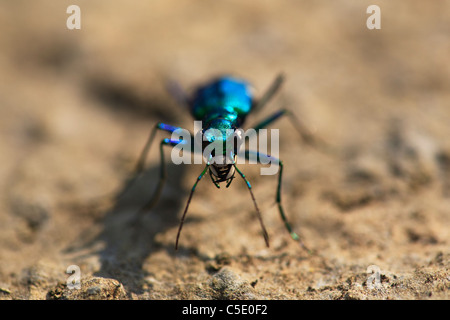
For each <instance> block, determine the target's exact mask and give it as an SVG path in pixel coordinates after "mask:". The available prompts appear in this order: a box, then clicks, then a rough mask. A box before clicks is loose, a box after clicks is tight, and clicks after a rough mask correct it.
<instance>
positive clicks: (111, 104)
mask: <svg viewBox="0 0 450 320" xmlns="http://www.w3.org/2000/svg"><path fill="white" fill-rule="evenodd" d="M89 83H90V85H89V86H87V87H86V89H87V90H88V93H89V94H90V95H91V97H93V98H94V99H96V100H99V101H100V102H101V104H100V105H102V106H104V107H106V108H108V110H110V111H111V112H116V113H119V114H120V113H124V112H125V113H127V114H129V115H131V116H136V117H138V118H139V119H141V120H142V118H147V117H148V118H149V119H155V118H158V119H161V120H163V121H165V120H167V121H169V120H168V119H170V121H171V122H172V121H173V122H175V123H179V122H180V121H178V119H179V118H180V117H181V115H180V114H181V113H182V112H180V114H178V112H176V111H175V110H174V109H172V108H171V107H170V103H169V104H168V103H166V102H167V101H165V100H164V99H163V98H157V97H156V98H152V99H150V100H148V99H146V98H139V97H137V96H136V95H135V94H133V92H130V90H128V89H129V88H127V87H123V86H120V85H116V84H114V83H111V82H109V81H108V80H105V79H101V80H98V79H93V80H92V81H90V82H89ZM178 111H180V110H178ZM171 115H174V116H173V117H172V116H171ZM155 144H156V143H155ZM152 149H153V150H158V148H157V147H156V146H155V145H154V146H153V148H152ZM157 152H159V151H157ZM166 169H167V180H166V182H165V184H164V187H163V188H162V192H161V195H160V197H159V199H158V201H157V202H156V204H155V206H154V207H153V208H151V209H149V210H144V211H141V210H140V209H141V208H142V207H143V206H144V205H145V204H146V203H148V201H149V200H150V199H151V197H152V196H153V192H154V191H155V190H156V187H157V184H158V180H159V177H160V164H159V162H158V163H157V164H156V165H154V166H151V167H149V168H147V169H146V170H145V171H144V172H143V173H142V174H141V175H140V177H139V178H137V179H136V180H134V182H133V184H132V185H131V186H130V185H129V184H130V180H127V181H124V182H123V183H122V186H121V190H119V191H118V192H117V193H116V195H115V196H113V197H111V198H113V199H114V200H113V201H112V204H110V205H109V206H108V208H106V209H105V208H104V205H96V204H94V205H93V207H90V206H89V205H88V206H87V207H89V209H88V210H87V211H88V214H89V216H90V217H91V218H92V217H93V216H94V217H98V219H97V220H100V221H96V222H97V223H98V225H101V228H102V229H101V231H100V232H99V233H98V234H95V235H91V232H92V231H91V230H87V231H86V232H85V233H82V234H80V235H79V238H80V242H81V243H78V244H75V245H73V246H71V247H69V248H66V250H65V251H66V253H70V252H72V253H74V252H77V253H78V254H79V255H78V258H79V259H80V258H81V259H82V257H83V256H92V255H95V256H98V258H99V263H100V267H99V268H98V267H97V268H96V269H97V271H95V272H94V276H99V277H104V278H113V279H116V280H118V281H119V282H120V283H122V284H123V285H124V287H125V288H126V289H127V292H134V293H137V294H139V293H142V291H143V290H142V285H143V284H144V279H145V278H146V277H147V276H148V272H146V271H145V268H144V263H145V261H146V260H147V258H148V257H149V256H151V255H152V254H153V253H155V252H157V251H161V250H165V251H167V252H168V254H169V255H170V256H175V255H176V256H181V255H185V254H189V253H191V252H192V251H193V250H194V251H195V248H188V247H179V251H175V236H176V234H175V233H174V237H173V240H174V241H173V243H169V244H166V243H163V242H161V241H158V237H157V236H158V234H161V233H164V232H165V231H167V230H169V229H176V228H174V227H178V225H179V222H180V219H179V217H178V216H179V214H180V212H181V211H182V209H183V208H184V206H185V205H186V201H187V198H188V194H189V191H188V190H186V189H185V188H183V187H182V186H181V184H180V181H182V180H183V179H184V178H185V175H186V171H187V167H186V165H175V164H172V163H170V161H167V163H166ZM82 206H83V205H82ZM100 207H103V209H99V208H100ZM81 212H82V211H79V213H81ZM192 221H193V220H192V219H187V220H186V221H185V223H189V222H192ZM82 252H87V253H82Z"/></svg>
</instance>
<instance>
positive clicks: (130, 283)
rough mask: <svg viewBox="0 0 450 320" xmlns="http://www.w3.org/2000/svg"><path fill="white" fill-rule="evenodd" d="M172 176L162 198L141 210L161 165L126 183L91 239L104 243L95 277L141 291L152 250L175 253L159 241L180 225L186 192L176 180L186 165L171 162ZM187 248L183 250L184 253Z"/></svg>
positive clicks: (180, 176) (157, 176) (154, 183)
mask: <svg viewBox="0 0 450 320" xmlns="http://www.w3.org/2000/svg"><path fill="white" fill-rule="evenodd" d="M167 169H168V173H169V176H172V177H171V178H168V181H167V182H166V184H165V186H164V188H163V191H162V193H161V196H160V198H159V201H158V202H157V203H156V205H155V206H154V207H153V208H152V209H150V210H143V211H141V210H140V209H141V208H142V206H143V205H144V204H145V203H147V201H148V200H150V199H151V196H152V192H153V191H154V190H155V188H156V185H157V181H158V179H159V166H155V167H151V168H150V169H148V170H147V171H145V172H144V173H143V175H142V176H141V177H140V178H139V179H137V180H136V182H135V183H134V184H133V186H132V187H130V188H129V189H128V187H127V183H124V186H123V189H122V190H121V191H120V192H119V193H118V194H121V193H122V192H123V191H124V190H125V189H127V191H126V192H125V194H123V196H122V197H121V198H120V199H118V200H117V201H115V203H114V205H113V206H112V207H111V208H110V209H108V210H107V211H106V212H104V214H103V215H102V216H103V218H102V223H101V226H102V230H101V232H100V233H99V234H98V235H97V236H96V237H95V238H94V239H93V240H92V241H91V244H98V243H100V244H101V249H99V250H98V251H97V252H96V254H97V255H98V257H99V260H100V261H99V262H100V268H99V269H98V271H96V272H95V273H94V275H95V276H100V277H105V278H113V279H116V280H118V281H119V282H121V283H122V284H123V285H124V286H125V288H126V289H127V291H128V292H135V293H141V292H142V288H141V287H142V284H143V282H144V279H145V277H147V276H148V275H149V274H148V273H147V272H146V271H145V268H144V263H145V261H146V259H147V258H148V257H149V256H150V255H152V254H153V253H155V252H157V251H161V250H166V251H167V252H168V253H169V255H175V253H176V252H175V248H174V245H175V234H174V242H173V244H165V243H162V242H160V241H158V238H157V235H158V234H160V233H164V232H165V231H167V230H169V229H174V227H176V226H178V224H179V221H180V220H179V217H178V215H179V213H180V211H181V210H182V208H183V207H184V205H185V201H186V198H187V191H186V190H185V189H184V188H182V187H181V186H180V184H179V183H177V182H176V181H174V180H179V179H183V178H184V176H185V172H186V168H184V166H177V165H168V166H167ZM184 251H185V250H183V252H184Z"/></svg>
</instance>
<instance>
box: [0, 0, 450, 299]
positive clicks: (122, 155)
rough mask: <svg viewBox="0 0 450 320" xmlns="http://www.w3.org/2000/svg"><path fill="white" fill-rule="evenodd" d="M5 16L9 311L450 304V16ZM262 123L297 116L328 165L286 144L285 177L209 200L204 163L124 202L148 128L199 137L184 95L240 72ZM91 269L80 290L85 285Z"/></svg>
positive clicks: (287, 11)
mask: <svg viewBox="0 0 450 320" xmlns="http://www.w3.org/2000/svg"><path fill="white" fill-rule="evenodd" d="M71 4H73V3H72V2H71V1H66V0H64V1H50V0H49V1H47V0H39V1H23V0H20V1H19V0H16V1H8V2H4V3H3V4H2V6H1V7H0V30H1V32H0V47H1V50H0V74H1V75H2V76H1V79H0V159H1V165H0V197H1V200H0V299H449V288H450V272H449V269H450V262H449V257H450V251H449V245H450V234H449V230H450V228H449V226H450V139H449V137H450V126H449V123H450V90H449V84H450V60H449V56H450V38H449V34H450V24H449V23H448V22H449V19H450V2H449V1H428V2H426V1H419V0H414V1H406V0H401V1H400V0H398V1H387V0H381V1H377V5H378V6H379V7H380V9H381V29H379V30H376V29H374V30H370V29H368V28H367V26H366V20H367V18H368V17H369V16H370V14H368V13H366V9H367V7H368V6H370V5H371V4H373V3H372V2H370V1H365V0H364V1H357V2H356V1H351V0H339V1H324V0H319V1H314V2H313V1H288V0H281V1H258V2H254V1H249V2H243V1H237V0H231V1H188V0H178V1H162V0H156V1H138V2H133V4H131V3H130V2H128V1H123V0H120V1H114V2H111V1H99V0H94V1H92V0H90V1H87V0H81V1H76V4H77V5H78V6H79V7H80V9H81V29H80V30H69V29H67V27H66V20H67V18H68V17H69V14H68V13H66V9H67V7H68V6H69V5H71ZM280 72H282V73H284V75H285V77H286V81H285V83H284V84H283V86H282V88H281V89H280V91H279V92H278V93H277V95H276V96H275V97H274V99H273V100H272V101H271V102H270V103H269V104H268V105H267V106H266V107H265V108H264V109H263V110H261V112H260V113H258V114H251V115H250V117H249V118H248V119H247V123H246V124H247V125H248V126H251V125H252V124H255V123H257V122H258V121H260V120H261V119H263V118H264V117H267V116H268V115H270V114H271V113H273V112H275V111H276V110H279V109H280V108H287V109H290V110H292V112H293V113H294V114H295V115H296V116H297V117H298V118H300V119H301V120H302V122H303V123H304V124H305V125H306V126H307V127H308V128H309V130H311V132H312V133H313V135H314V136H315V137H317V138H318V139H321V141H324V142H325V143H326V144H327V145H328V146H329V147H330V149H329V150H327V151H324V150H320V149H317V148H313V147H310V146H308V145H306V144H305V143H303V142H302V141H301V139H300V137H299V135H298V134H297V132H296V131H295V129H294V127H293V126H292V123H290V121H289V120H288V119H280V120H279V121H277V122H276V123H274V124H273V125H272V126H271V128H277V129H280V158H281V159H282V160H283V163H284V171H283V175H284V176H283V186H282V197H283V198H282V201H283V205H284V206H285V210H286V215H287V216H288V218H289V219H290V221H291V223H292V225H293V227H294V229H295V231H296V232H298V233H299V234H301V236H302V238H303V240H304V242H305V243H306V245H307V246H308V247H309V248H310V249H311V250H312V254H308V252H306V251H305V250H303V249H302V248H301V247H300V246H299V245H298V244H297V243H296V242H294V241H292V239H291V238H290V237H289V234H288V233H287V232H286V230H285V228H284V225H283V223H282V221H281V219H280V217H279V214H278V210H277V206H276V202H275V193H276V185H277V176H264V175H260V170H259V169H260V167H259V166H257V165H252V164H246V165H243V166H242V167H241V169H242V171H243V172H244V173H245V174H246V176H247V177H248V179H249V180H250V182H251V184H252V186H253V190H254V193H255V197H256V201H257V202H258V205H259V207H260V209H261V212H262V216H263V219H264V221H265V224H266V227H267V230H268V233H269V237H270V248H267V247H266V246H265V243H264V239H263V237H262V234H261V228H260V224H259V222H258V219H257V217H256V215H255V211H254V206H253V203H252V200H251V198H250V194H249V192H248V190H247V187H246V185H245V183H244V182H243V181H242V179H238V178H236V179H235V180H234V181H233V183H232V184H231V185H230V187H229V188H225V186H224V185H222V187H221V188H220V189H217V188H216V187H215V186H214V185H213V184H212V183H211V180H210V178H209V177H205V178H204V179H203V180H202V181H201V182H200V183H199V185H198V186H197V189H196V193H195V194H194V196H193V198H192V201H191V204H190V208H189V212H188V214H187V217H186V221H185V224H184V227H183V230H182V233H181V236H180V245H179V249H178V250H177V251H175V249H174V246H175V238H176V234H177V230H178V224H179V221H180V218H181V214H182V213H183V209H184V207H185V205H186V201H187V198H188V196H189V192H190V189H191V187H192V185H193V183H194V182H195V180H196V178H197V176H198V175H199V174H200V172H201V171H202V169H203V167H204V166H202V165H194V164H193V165H174V164H173V163H170V150H169V149H167V150H166V161H167V163H168V166H167V173H168V180H167V183H166V185H165V187H164V189H163V191H162V195H161V198H160V201H159V203H158V204H157V205H156V206H155V207H154V208H153V209H151V210H150V211H148V212H147V213H146V214H145V215H142V216H141V217H140V218H139V220H138V221H136V220H135V219H134V217H135V213H136V211H138V210H139V208H140V207H141V206H142V205H143V204H144V203H146V202H147V201H148V200H149V199H150V197H151V195H152V193H153V191H154V190H155V188H156V185H157V181H158V177H159V145H158V142H159V141H160V140H161V139H163V138H165V137H167V135H164V134H163V133H158V136H157V139H156V142H155V143H154V144H153V146H152V149H151V150H150V153H149V157H148V160H147V163H146V170H145V172H144V174H143V175H142V177H140V178H139V180H138V181H137V182H136V184H135V185H133V186H132V187H131V188H130V189H129V190H128V191H127V192H126V193H125V194H124V195H123V197H121V198H120V200H118V201H115V200H114V199H115V196H116V195H118V194H120V193H121V192H122V191H124V189H125V187H126V185H127V181H128V178H129V174H130V172H132V170H133V169H134V166H135V164H136V161H137V159H138V157H139V154H140V152H141V150H142V148H143V147H144V144H145V142H146V139H147V138H148V135H149V133H150V130H151V128H152V127H153V126H154V125H155V124H156V123H157V122H158V121H162V122H164V123H167V124H171V125H176V126H181V127H184V128H186V129H188V130H191V131H192V130H193V121H192V118H191V117H190V115H189V112H188V110H186V109H183V108H182V107H180V106H179V105H178V104H177V103H176V101H175V100H174V99H173V98H172V97H171V96H170V95H169V94H168V93H167V91H166V82H167V81H168V80H169V79H174V80H176V81H178V82H179V83H180V85H181V86H182V87H183V88H185V89H186V91H187V92H189V93H190V92H192V90H194V89H195V88H196V86H197V85H198V84H201V83H204V82H205V81H208V80H209V79H211V78H213V77H215V76H217V75H221V74H231V75H235V76H239V77H243V78H245V79H246V80H248V81H250V82H251V83H252V84H253V86H254V88H255V92H256V95H257V96H260V95H261V94H262V93H263V92H264V90H265V89H266V88H267V87H268V86H269V85H270V84H271V82H272V81H273V80H274V78H275V77H276V76H277V75H278V74H279V73H280ZM69 266H78V268H79V271H80V273H79V276H80V278H81V288H80V289H70V288H69V287H68V285H67V284H68V278H69V274H67V273H66V270H67V268H68V267H69Z"/></svg>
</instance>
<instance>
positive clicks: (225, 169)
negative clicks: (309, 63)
mask: <svg viewBox="0 0 450 320" xmlns="http://www.w3.org/2000/svg"><path fill="white" fill-rule="evenodd" d="M283 80H284V77H283V76H282V75H279V76H278V77H277V78H276V79H275V81H274V82H273V83H272V84H271V86H270V87H269V88H268V89H267V91H266V92H265V93H264V94H263V95H262V96H261V97H260V98H259V99H255V98H254V97H253V94H252V92H251V87H250V85H249V83H247V82H246V81H244V80H241V79H238V78H235V77H230V76H223V77H219V78H217V79H215V80H213V81H211V82H208V83H207V84H205V85H203V86H200V87H199V88H198V89H197V90H196V91H195V92H194V94H193V95H192V97H189V96H187V95H186V94H185V93H184V91H183V90H182V89H181V88H180V86H178V85H177V84H176V83H170V86H169V88H168V89H169V92H170V93H171V94H172V95H173V97H174V98H175V99H176V100H177V101H178V102H179V103H180V104H182V105H184V106H185V107H187V108H189V110H190V113H191V114H192V116H193V118H194V119H195V120H201V121H202V123H203V128H202V135H203V137H202V140H203V145H202V150H204V149H205V148H206V147H207V146H208V144H209V143H212V142H213V140H214V139H215V138H216V136H214V135H213V136H206V133H207V132H208V130H209V129H215V130H218V131H219V132H220V133H221V135H220V136H221V138H222V139H223V140H224V142H227V141H228V140H230V139H234V135H232V134H231V135H230V134H229V132H233V131H235V130H237V129H239V128H241V127H243V126H244V124H245V119H246V117H247V116H248V115H249V114H250V113H251V112H252V113H253V112H255V111H259V110H260V109H261V108H262V107H263V106H264V105H266V104H267V102H268V101H269V100H270V99H271V98H272V97H273V96H274V94H275V93H276V92H277V91H278V89H279V88H280V86H281V84H282V83H283ZM286 114H289V115H290V116H289V117H288V118H289V119H290V120H291V121H293V124H294V126H295V128H296V129H297V131H298V132H299V133H300V136H301V137H302V139H303V140H304V141H305V142H306V143H309V144H315V143H316V141H314V139H313V137H312V135H311V134H310V133H309V132H308V130H307V129H306V128H305V127H304V126H303V125H302V123H301V122H300V121H299V120H298V119H297V118H296V117H295V116H294V115H293V114H292V113H291V112H289V111H288V110H286V109H281V110H279V111H277V112H275V113H273V114H272V115H270V116H269V117H267V118H266V119H264V120H263V121H261V122H260V123H259V124H257V125H256V126H254V127H253V129H255V130H256V131H258V130H259V129H262V128H265V127H267V126H268V125H270V124H272V123H273V122H274V121H276V120H277V119H279V118H280V117H281V116H283V115H286ZM178 129H181V128H179V127H175V126H171V125H168V124H164V123H157V124H156V125H155V127H154V128H153V129H152V130H151V133H150V136H149V138H148V140H147V143H146V144H145V147H144V149H143V151H142V153H141V156H140V158H139V161H138V163H137V166H136V169H135V172H134V174H135V176H137V175H139V174H140V173H142V172H143V169H144V163H145V159H146V157H147V154H148V151H149V149H150V146H151V144H152V141H153V140H154V137H155V134H156V132H157V131H158V130H161V131H166V132H168V133H173V132H174V131H176V130H178ZM230 130H231V131H230ZM194 140H195V137H194V138H193V141H192V144H191V145H192V146H193V145H194V144H195V141H194ZM182 142H183V141H180V140H172V139H168V138H166V139H163V140H161V142H160V157H161V167H160V169H161V171H160V173H161V175H160V179H159V183H158V186H157V188H156V191H155V193H154V195H153V197H152V198H151V200H150V201H149V202H148V203H147V204H146V205H145V206H144V207H143V208H142V210H148V209H150V208H152V207H153V206H154V205H155V204H156V202H157V200H158V198H159V196H160V194H161V190H162V187H163V184H164V182H165V180H166V170H165V161H164V153H163V147H164V146H172V147H173V146H176V145H177V144H179V143H182ZM193 151H194V150H192V152H193ZM251 155H253V156H256V158H257V159H258V162H259V161H260V159H262V158H265V159H269V158H270V159H273V160H275V161H276V163H278V165H279V171H278V187H277V192H276V202H277V205H278V210H279V213H280V216H281V218H282V220H283V222H284V225H285V227H286V229H287V230H288V232H289V234H290V235H291V237H292V239H294V240H296V241H298V242H299V243H300V245H301V246H302V247H303V248H305V249H306V250H307V248H306V247H305V246H304V244H303V242H302V241H301V240H300V237H299V236H298V235H297V234H296V233H295V232H294V231H293V230H292V227H291V225H290V224H289V222H288V221H287V218H286V215H285V213H284V209H283V206H282V204H281V182H282V171H283V163H282V162H281V161H280V160H279V159H276V158H274V157H271V156H270V155H267V154H260V153H259V152H258V151H251V150H245V157H246V159H248V158H249V157H250V156H251ZM215 156H217V155H215ZM219 156H223V157H227V158H228V159H230V158H231V162H224V163H222V164H217V163H211V162H210V161H208V159H207V162H206V166H205V168H204V170H203V171H202V172H201V174H200V175H199V176H198V178H197V180H196V182H195V183H194V185H193V187H192V190H191V192H190V195H189V199H188V201H187V204H186V207H185V210H184V212H183V215H182V218H181V222H180V226H179V229H178V233H177V238H176V243H175V248H176V249H177V248H178V240H179V236H180V232H181V229H182V227H183V222H184V219H185V216H186V213H187V211H188V208H189V204H190V201H191V199H192V196H193V194H194V191H195V188H196V186H197V184H198V183H199V181H200V180H201V179H202V178H203V176H204V175H205V174H206V173H207V172H208V171H209V175H210V177H211V179H212V181H213V183H214V185H215V186H216V187H218V188H219V187H220V186H219V183H221V182H226V186H227V187H228V186H229V185H230V183H231V182H232V180H233V178H234V175H235V173H236V172H237V173H238V174H239V175H240V176H241V178H242V179H243V180H244V181H245V182H246V184H247V187H248V190H249V191H250V195H251V197H252V200H253V204H254V206H255V209H256V213H257V216H258V219H259V221H260V224H261V228H262V231H263V236H264V240H265V242H266V245H267V246H269V236H268V234H267V231H266V228H265V226H264V223H263V220H262V218H261V213H260V211H259V208H258V205H257V203H256V200H255V197H254V195H253V192H252V186H251V184H250V182H249V181H248V180H247V178H246V176H245V175H244V174H243V173H242V172H241V171H240V170H239V169H238V167H237V166H236V162H235V160H236V156H237V150H236V149H233V150H232V154H229V155H227V154H225V149H224V151H223V154H221V155H219Z"/></svg>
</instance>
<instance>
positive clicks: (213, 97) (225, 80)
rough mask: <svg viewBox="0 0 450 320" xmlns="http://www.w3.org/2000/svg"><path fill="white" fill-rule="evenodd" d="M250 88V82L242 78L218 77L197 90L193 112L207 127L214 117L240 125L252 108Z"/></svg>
mask: <svg viewBox="0 0 450 320" xmlns="http://www.w3.org/2000/svg"><path fill="white" fill-rule="evenodd" d="M250 88H251V87H250V84H249V83H248V82H246V81H244V80H241V79H237V78H233V77H229V76H225V77H221V78H218V79H216V80H215V81H213V82H211V83H209V84H207V85H205V86H203V87H201V88H199V89H198V90H197V92H196V93H195V94H194V98H193V100H192V102H191V108H192V109H191V113H192V115H193V116H194V118H195V119H196V120H202V121H203V123H204V125H206V126H207V127H208V123H209V122H210V121H211V120H213V119H216V120H217V119H224V120H227V122H228V121H229V122H230V123H231V124H232V125H233V126H235V127H239V126H241V125H242V123H243V121H244V119H245V117H246V116H247V115H248V114H249V113H250V111H251V109H252V104H253V95H252V93H251V90H250Z"/></svg>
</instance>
